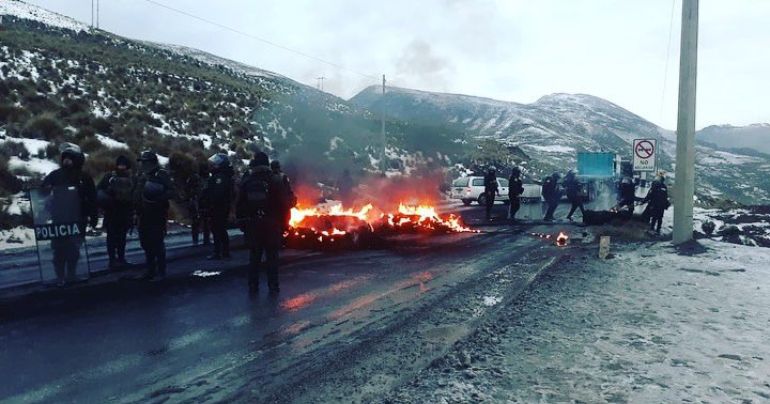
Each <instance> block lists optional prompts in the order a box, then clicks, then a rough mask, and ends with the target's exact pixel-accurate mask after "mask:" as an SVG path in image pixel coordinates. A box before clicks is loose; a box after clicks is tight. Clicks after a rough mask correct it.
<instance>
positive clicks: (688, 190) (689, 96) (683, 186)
mask: <svg viewBox="0 0 770 404" xmlns="http://www.w3.org/2000/svg"><path fill="white" fill-rule="evenodd" d="M698 2H699V0H683V1H682V40H681V55H680V58H679V116H678V119H677V125H676V178H675V179H674V237H673V241H674V244H682V243H685V242H687V241H690V240H692V238H693V237H692V231H693V218H692V215H693V196H694V194H695V92H696V88H697V76H698Z"/></svg>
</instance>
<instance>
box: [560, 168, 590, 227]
mask: <svg viewBox="0 0 770 404" xmlns="http://www.w3.org/2000/svg"><path fill="white" fill-rule="evenodd" d="M563 185H564V189H565V190H566V191H567V200H568V201H569V203H570V204H572V207H570V210H569V214H567V220H569V221H570V222H571V221H572V215H574V214H575V211H576V210H577V209H578V208H580V215H581V216H583V215H585V210H584V209H583V195H582V192H581V190H582V189H583V184H581V183H580V180H578V178H577V176H576V175H575V172H574V171H572V170H570V171H568V172H567V175H566V176H565V177H564V184H563Z"/></svg>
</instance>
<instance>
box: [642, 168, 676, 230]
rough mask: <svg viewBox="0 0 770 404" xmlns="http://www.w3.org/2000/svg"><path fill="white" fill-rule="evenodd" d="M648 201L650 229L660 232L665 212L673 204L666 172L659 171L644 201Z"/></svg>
mask: <svg viewBox="0 0 770 404" xmlns="http://www.w3.org/2000/svg"><path fill="white" fill-rule="evenodd" d="M642 202H644V203H647V204H648V205H647V212H648V214H649V216H650V218H649V219H650V231H651V232H652V231H654V232H655V233H656V234H660V227H661V226H662V225H663V214H664V213H665V212H666V209H668V208H669V206H671V202H669V200H668V186H666V173H665V172H663V171H661V172H659V173H658V175H657V178H656V179H655V181H653V182H652V186H651V187H650V191H649V192H647V196H646V197H645V198H644V200H643V201H642Z"/></svg>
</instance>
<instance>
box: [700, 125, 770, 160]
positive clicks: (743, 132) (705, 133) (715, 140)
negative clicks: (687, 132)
mask: <svg viewBox="0 0 770 404" xmlns="http://www.w3.org/2000/svg"><path fill="white" fill-rule="evenodd" d="M696 136H697V139H698V140H699V141H701V142H708V143H711V144H714V145H716V146H718V147H720V148H724V149H753V150H756V151H758V152H760V153H764V154H768V155H770V124H768V123H759V124H754V125H749V126H732V125H719V126H716V125H715V126H709V127H706V128H703V129H701V130H700V131H698V133H697V135H696ZM745 151H746V150H744V152H745Z"/></svg>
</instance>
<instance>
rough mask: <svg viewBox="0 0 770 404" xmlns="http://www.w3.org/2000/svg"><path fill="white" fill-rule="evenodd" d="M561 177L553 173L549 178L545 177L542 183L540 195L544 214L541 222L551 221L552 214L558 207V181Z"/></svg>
mask: <svg viewBox="0 0 770 404" xmlns="http://www.w3.org/2000/svg"><path fill="white" fill-rule="evenodd" d="M560 178H561V176H560V175H559V173H553V174H552V175H551V176H549V177H546V178H545V180H544V181H543V189H542V190H541V193H542V195H543V199H545V203H546V207H547V208H546V212H545V217H543V220H547V221H552V220H553V214H554V213H555V212H556V208H557V207H558V206H559V200H560V199H561V190H560V189H559V179H560Z"/></svg>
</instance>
